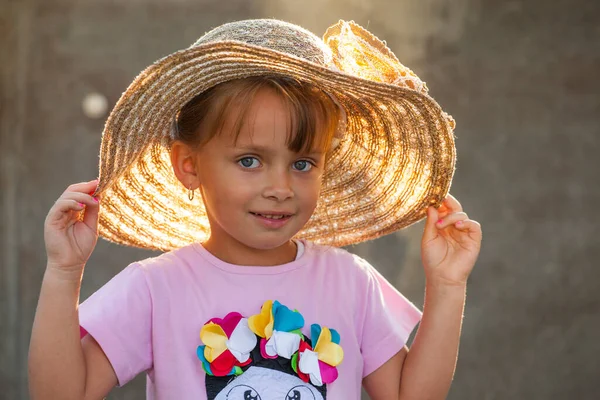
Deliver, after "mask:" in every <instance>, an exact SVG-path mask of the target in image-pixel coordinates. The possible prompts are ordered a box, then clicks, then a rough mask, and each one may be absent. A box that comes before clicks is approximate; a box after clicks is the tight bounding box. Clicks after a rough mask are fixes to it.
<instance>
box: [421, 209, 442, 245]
mask: <svg viewBox="0 0 600 400" xmlns="http://www.w3.org/2000/svg"><path fill="white" fill-rule="evenodd" d="M438 217H439V214H438V210H437V209H436V208H435V207H433V206H430V207H427V220H426V221H425V230H424V231H423V243H427V242H429V241H430V240H433V239H435V238H436V237H437V235H438V229H437V227H436V225H435V224H436V223H437V221H438Z"/></svg>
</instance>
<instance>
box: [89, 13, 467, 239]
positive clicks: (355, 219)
mask: <svg viewBox="0 0 600 400" xmlns="http://www.w3.org/2000/svg"><path fill="white" fill-rule="evenodd" d="M256 75H284V76H288V77H293V78H295V79H297V80H299V81H308V82H311V83H313V84H316V85H317V86H319V87H320V88H322V89H323V90H324V91H326V92H327V93H329V94H330V95H331V96H333V97H335V98H336V99H337V101H338V102H339V104H340V105H341V107H343V109H344V111H345V114H346V123H345V125H346V126H345V133H343V135H342V137H341V141H340V143H339V145H338V146H337V147H336V148H335V149H334V150H333V153H332V154H331V156H330V159H329V162H328V165H327V169H326V171H325V174H324V177H323V186H322V191H321V197H320V200H319V203H318V205H317V208H316V210H315V213H314V214H313V216H312V218H311V219H310V220H309V222H308V223H307V225H306V226H305V227H304V229H303V230H301V231H300V232H299V233H298V234H297V238H305V239H308V240H312V241H314V242H317V243H322V244H329V245H334V246H343V245H348V244H354V243H359V242H362V241H366V240H370V239H374V238H376V237H379V236H382V235H385V234H388V233H391V232H394V231H396V230H398V229H401V228H403V227H406V226H408V225H411V224H413V223H415V222H417V221H419V220H420V219H422V218H423V217H424V216H425V213H426V208H427V207H428V206H429V205H434V206H438V205H439V204H440V203H441V201H442V200H443V198H444V197H445V196H446V194H447V193H448V191H449V188H450V184H451V181H452V176H453V173H454V167H455V160H456V152H455V147H454V136H453V129H454V120H453V119H452V118H451V117H450V116H449V115H448V114H446V113H445V112H444V111H443V110H442V109H441V108H440V106H439V105H438V104H437V103H436V102H435V100H433V99H432V98H431V97H430V96H429V95H428V94H427V92H428V89H427V87H426V85H425V83H424V82H422V81H421V80H420V79H419V78H418V77H417V76H416V75H415V74H414V73H413V72H412V71H411V70H410V69H408V68H406V67H405V66H404V65H402V64H401V63H400V62H399V61H398V59H397V58H396V56H395V55H394V54H393V53H392V52H391V51H390V50H389V49H388V48H387V47H386V46H385V44H384V43H383V42H381V41H380V40H379V39H377V38H376V37H375V36H373V35H372V34H371V33H369V32H368V31H366V30H365V29H364V28H362V27H360V26H358V25H357V24H355V23H354V22H345V21H340V22H338V23H337V24H336V25H333V26H332V27H330V28H329V29H328V30H327V32H326V33H325V35H324V37H323V39H320V38H319V37H317V36H315V35H314V34H312V33H310V32H309V31H307V30H305V29H303V28H301V27H298V26H296V25H292V24H289V23H286V22H282V21H277V20H248V21H239V22H234V23H230V24H225V25H222V26H220V27H218V28H216V29H214V30H212V31H210V32H208V33H207V34H205V35H204V36H202V37H201V38H200V39H199V40H198V41H197V42H196V43H194V44H193V45H192V46H191V47H190V48H188V49H185V50H181V51H178V52H176V53H173V54H171V55H169V56H167V57H165V58H162V59H160V60H158V61H157V62H155V63H154V64H152V65H150V66H149V67H148V68H146V69H145V70H144V71H142V72H141V73H140V74H139V75H138V76H137V77H136V78H135V80H134V81H133V82H132V83H131V85H130V86H129V88H127V90H126V91H125V92H124V93H123V95H122V97H121V98H120V99H119V101H118V102H117V104H116V106H115V107H114V109H113V110H112V112H111V114H110V116H109V117H108V120H107V122H106V126H105V128H104V132H103V136H102V144H101V149H100V175H99V180H100V182H99V185H98V189H97V191H96V194H97V195H99V196H101V198H102V207H101V213H100V221H99V233H100V235H101V236H102V237H104V238H105V239H107V240H110V241H113V242H116V243H120V244H124V245H129V246H136V247H142V248H148V249H158V250H170V249H174V248H178V247H182V246H184V245H187V244H189V243H192V242H198V241H203V240H205V239H207V238H208V236H209V234H210V226H209V224H208V219H207V217H206V210H205V208H204V205H203V203H202V200H201V196H196V197H195V199H194V200H192V201H190V200H188V196H187V189H186V188H185V187H184V186H183V185H182V184H181V183H180V182H179V181H178V180H177V178H176V177H175V175H174V173H173V171H172V167H171V165H170V158H169V150H168V145H169V143H170V141H171V136H170V135H171V131H170V128H171V124H172V121H173V118H174V116H175V115H176V113H177V112H178V110H179V109H181V108H182V107H183V105H185V104H186V103H187V102H188V101H189V100H191V99H192V98H193V97H195V96H196V95H198V94H200V93H202V92H203V91H205V90H207V89H209V88H211V87H213V86H215V85H217V84H219V83H222V82H225V81H229V80H232V79H239V78H244V77H250V76H256ZM342 128H343V127H342Z"/></svg>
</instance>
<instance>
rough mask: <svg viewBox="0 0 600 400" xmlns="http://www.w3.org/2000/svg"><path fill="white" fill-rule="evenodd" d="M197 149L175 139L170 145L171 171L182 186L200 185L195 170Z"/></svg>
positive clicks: (193, 187)
mask: <svg viewBox="0 0 600 400" xmlns="http://www.w3.org/2000/svg"><path fill="white" fill-rule="evenodd" d="M197 155H198V153H197V151H195V150H194V149H193V148H192V147H191V146H189V145H187V144H185V143H183V142H182V141H179V140H176V141H175V142H173V144H172V145H171V165H172V166H173V172H174V173H175V176H176V177H177V179H179V182H181V183H182V185H183V186H184V187H186V188H187V189H189V188H190V187H191V188H192V189H196V188H198V187H199V186H200V183H201V182H200V176H199V175H198V171H197V165H196V164H197Z"/></svg>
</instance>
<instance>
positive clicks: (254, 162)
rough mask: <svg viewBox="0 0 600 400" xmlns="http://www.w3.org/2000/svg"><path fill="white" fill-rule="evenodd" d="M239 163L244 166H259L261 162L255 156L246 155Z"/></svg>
mask: <svg viewBox="0 0 600 400" xmlns="http://www.w3.org/2000/svg"><path fill="white" fill-rule="evenodd" d="M238 164H239V165H241V166H242V167H244V168H258V167H259V166H260V162H259V161H258V159H256V158H255V157H244V158H242V159H240V160H239V161H238Z"/></svg>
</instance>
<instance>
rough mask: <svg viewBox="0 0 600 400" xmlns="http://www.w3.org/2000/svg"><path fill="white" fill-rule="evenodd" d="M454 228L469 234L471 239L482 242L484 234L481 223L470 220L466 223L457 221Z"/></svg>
mask: <svg viewBox="0 0 600 400" xmlns="http://www.w3.org/2000/svg"><path fill="white" fill-rule="evenodd" d="M454 226H455V227H456V229H458V230H460V231H463V232H468V233H469V236H470V237H471V238H473V239H476V240H481V237H482V232H481V225H480V224H479V222H477V221H473V220H472V219H468V220H465V221H457V222H456V223H455V224H454Z"/></svg>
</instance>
